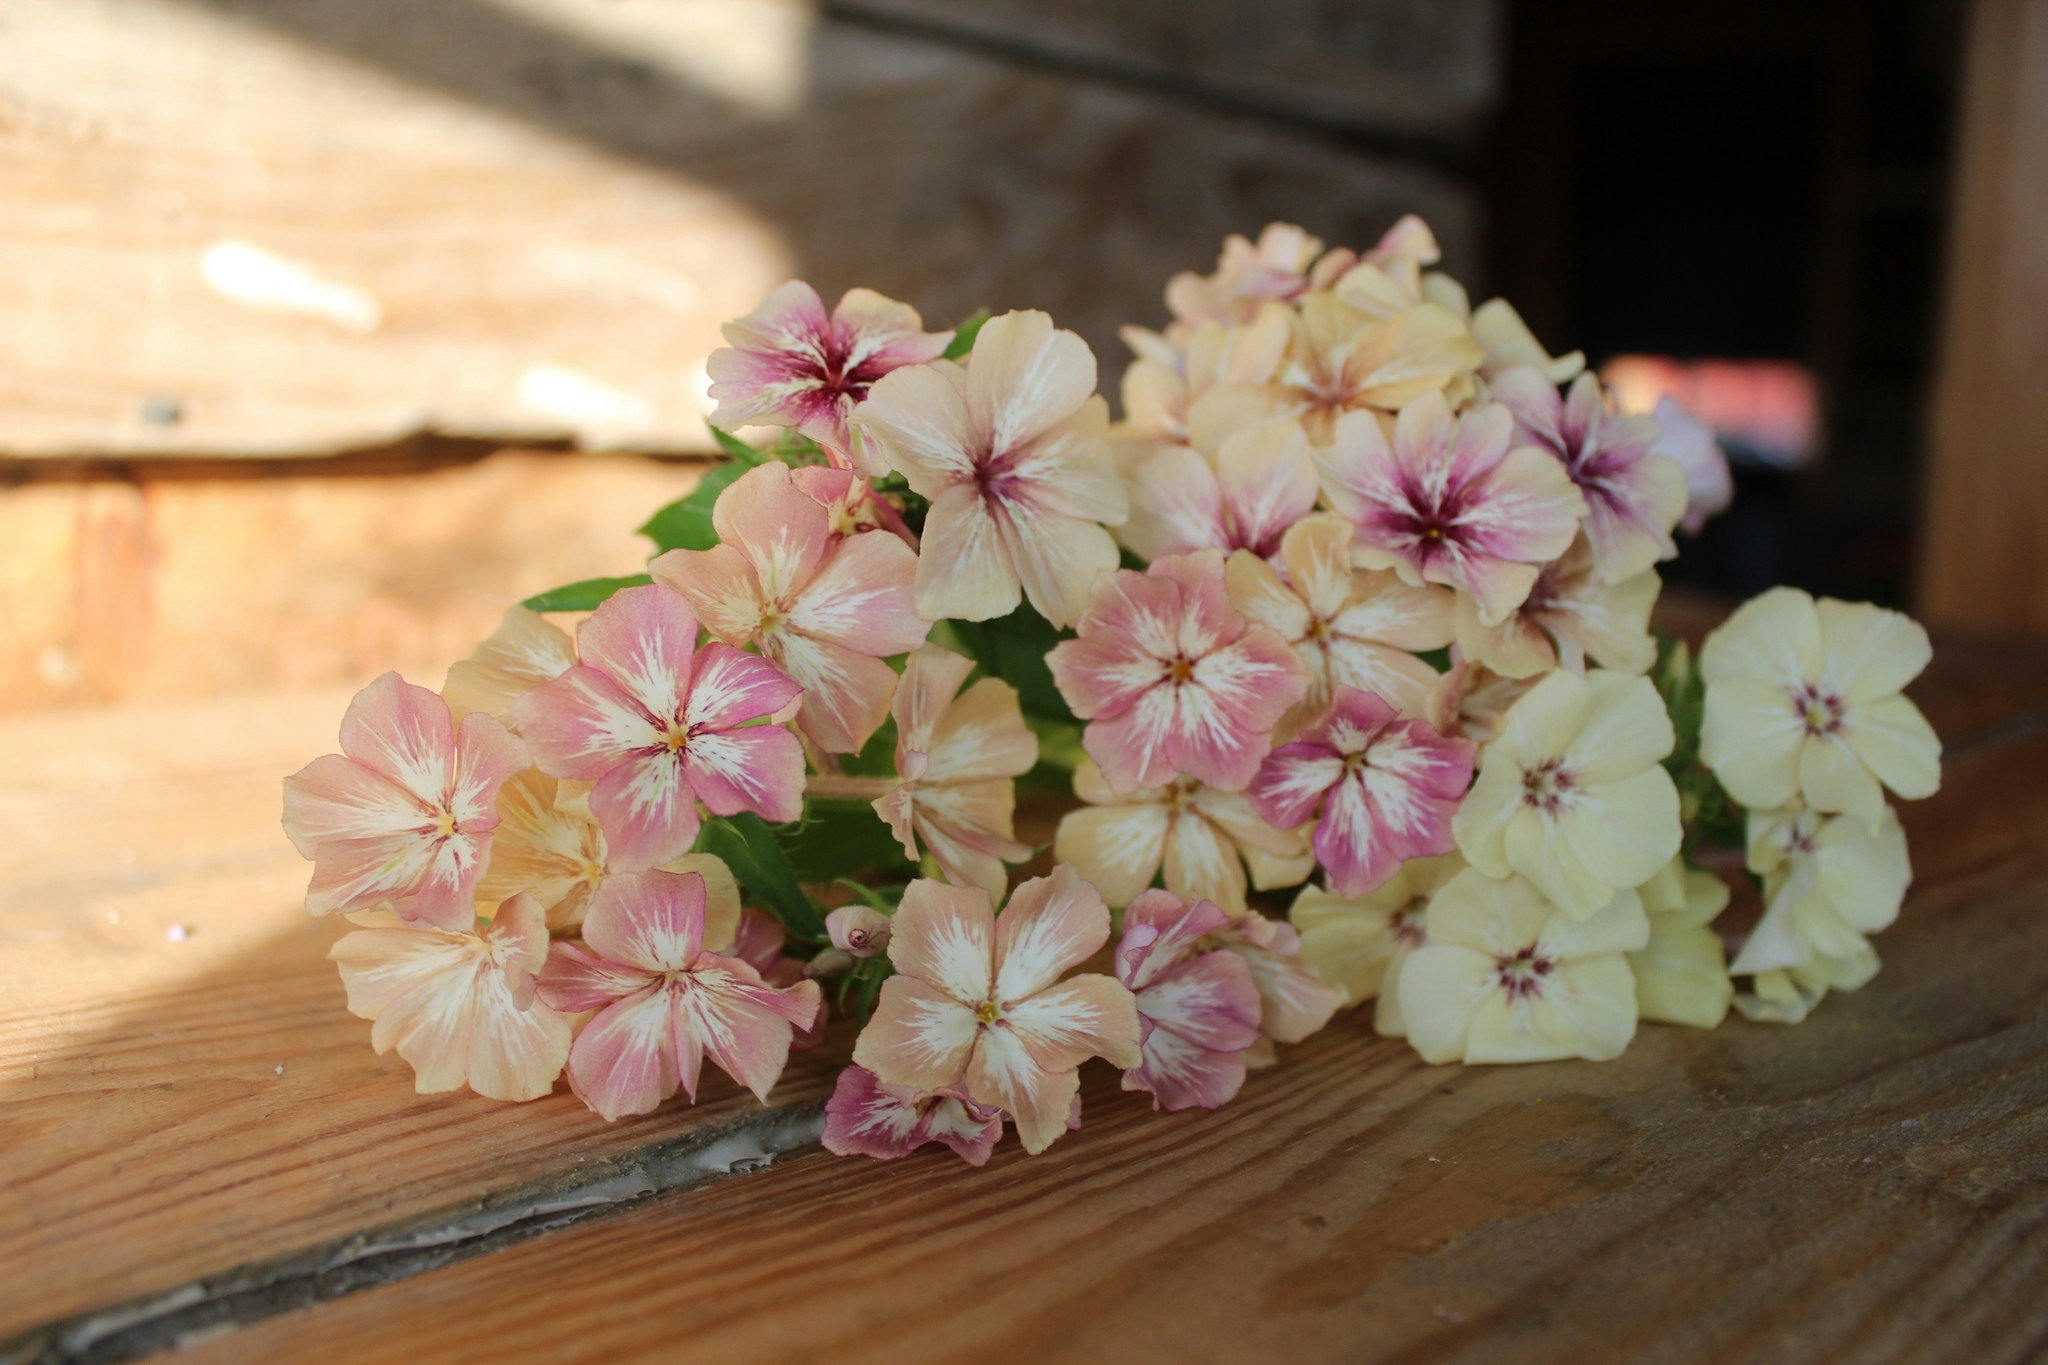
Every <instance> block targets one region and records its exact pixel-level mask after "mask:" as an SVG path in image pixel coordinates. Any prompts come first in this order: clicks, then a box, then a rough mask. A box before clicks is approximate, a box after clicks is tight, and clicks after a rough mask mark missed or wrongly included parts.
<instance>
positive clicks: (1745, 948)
mask: <svg viewBox="0 0 2048 1365" xmlns="http://www.w3.org/2000/svg"><path fill="white" fill-rule="evenodd" d="M1749 867H1750V870H1751V871H1752V872H1756V873H1760V874H1761V875H1762V876H1763V879H1764V914H1763V918H1762V919H1760V920H1759V921H1757V926H1756V928H1755V929H1754V930H1752V931H1751V932H1750V935H1749V938H1748V940H1747V941H1746V942H1745V943H1744V944H1743V945H1742V951H1741V952H1739V953H1737V954H1736V955H1735V961H1734V963H1733V964H1732V965H1731V966H1730V967H1729V970H1730V971H1731V972H1733V973H1735V974H1736V975H1737V976H1750V975H1761V974H1763V973H1765V972H1772V971H1780V970H1784V969H1787V968H1793V967H1805V966H1808V965H1809V964H1811V963H1813V962H1814V961H1815V960H1817V959H1820V958H1830V959H1834V960H1837V961H1843V962H1847V961H1854V960H1858V959H1860V958H1861V957H1862V956H1864V954H1865V952H1866V951H1867V948H1868V944H1867V942H1866V936H1867V935H1870V934H1874V933H1877V932H1878V931H1879V930H1881V929H1884V928H1887V927H1889V926H1890V924H1891V923H1892V921H1893V920H1895V919H1897V918H1898V915H1899V906H1900V904H1901V903H1902V902H1903V901H1904V900H1905V897H1906V886H1907V884H1908V883H1910V882H1911V881H1912V880H1913V865H1912V862H1911V860H1910V859H1909V858H1908V857H1907V855H1906V833H1905V831H1904V830H1903V829H1901V828H1900V826H1899V817H1898V815H1897V814H1896V813H1895V812H1893V811H1892V810H1891V809H1890V808H1889V807H1887V808H1886V810H1885V812H1884V814H1883V816H1882V817H1881V818H1880V819H1879V821H1878V825H1877V829H1876V830H1875V831H1872V830H1869V829H1866V828H1865V827H1864V825H1863V823H1862V822H1861V821H1860V820H1857V819H1855V818H1853V817H1849V816H1840V815H1822V814H1818V813H1816V812H1814V811H1809V810H1793V809H1782V810H1775V811H1751V812H1750V813H1749Z"/></svg>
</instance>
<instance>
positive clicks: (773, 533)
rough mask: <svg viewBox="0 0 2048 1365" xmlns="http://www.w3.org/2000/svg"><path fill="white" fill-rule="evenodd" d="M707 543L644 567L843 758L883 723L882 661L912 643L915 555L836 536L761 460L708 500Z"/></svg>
mask: <svg viewBox="0 0 2048 1365" xmlns="http://www.w3.org/2000/svg"><path fill="white" fill-rule="evenodd" d="M711 523H712V526H713V527H714V528H716V530H717V531H718V538H719V543H718V544H717V545H714V546H712V547H711V548H710V549H708V550H670V551H669V552H668V553H666V554H664V555H662V556H660V557H659V558H658V559H656V560H655V561H654V563H653V564H652V565H651V566H650V567H649V572H651V573H652V574H653V575H654V579H655V581H656V582H657V583H661V584H665V585H666V586H668V587H670V588H673V589H675V590H676V591H677V592H678V593H681V594H682V596H683V598H684V600H686V601H687V602H689V604H690V606H691V608H692V610H694V611H695V612H696V614H697V619H698V620H699V621H701V622H702V623H703V624H704V628H705V629H706V630H708V631H710V632H711V633H712V634H713V635H714V636H716V637H717V638H718V639H720V640H723V641H724V642H725V643H726V644H728V645H732V646H735V647H743V646H747V645H752V646H754V647H755V648H757V649H758V650H760V652H761V654H762V656H763V657H765V658H767V659H768V660H769V661H771V662H772V663H774V665H775V666H776V667H777V668H779V669H781V670H782V671H783V672H784V673H787V674H788V675H789V676H790V677H791V678H792V679H794V680H795V682H796V684H797V685H798V686H799V687H801V688H803V690H804V697H803V707H802V709H801V710H799V711H798V713H797V727H798V728H799V729H801V730H802V731H803V732H804V733H805V734H806V735H808V736H810V738H811V742H812V743H814V744H816V745H817V746H818V747H819V748H821V749H823V750H825V751H826V752H827V753H835V754H843V753H852V752H853V751H855V750H857V749H859V748H860V746H861V745H863V744H865V743H867V741H868V739H869V738H870V737H871V736H872V735H873V734H874V733H875V731H876V730H877V729H879V728H880V727H881V724H882V721H883V719H884V718H885V717H886V716H887V715H888V714H889V697H890V694H891V693H892V692H894V691H895V688H896V673H895V670H893V669H891V668H890V667H889V665H887V664H886V663H883V662H882V660H883V659H885V658H887V657H888V656H890V655H894V654H903V653H906V652H908V651H910V650H913V649H916V648H917V647H918V646H919V645H921V644H923V643H924V637H925V633H926V632H927V631H929V630H930V629H931V626H930V624H929V623H928V622H926V621H924V620H922V619H920V618H919V616H918V614H917V608H916V606H915V604H914V602H913V601H912V592H911V583H912V580H913V579H914V577H915V576H916V573H917V554H916V552H915V551H913V550H912V549H911V548H910V547H909V546H908V545H905V544H904V543H903V542H902V541H901V540H899V539H898V538H896V537H895V536H864V535H856V536H837V535H834V534H833V530H832V515H831V513H830V512H829V511H828V510H827V508H826V507H825V504H824V503H822V502H820V501H819V500H818V499H816V498H814V497H812V496H811V495H809V494H808V493H805V492H804V491H803V490H802V489H801V488H799V487H797V485H796V483H795V482H794V480H793V479H792V478H791V475H790V469H789V466H788V465H786V464H783V463H782V462H781V461H779V460H769V461H767V462H766V463H764V464H760V465H757V466H755V467H754V468H752V469H750V470H748V471H747V472H746V473H744V474H742V475H740V477H739V478H737V479H735V480H734V481H733V482H732V484H731V485H730V486H729V487H727V488H726V489H725V491H724V492H722V493H720V494H719V495H718V502H717V504H716V505H715V506H714V507H713V508H712V509H711Z"/></svg>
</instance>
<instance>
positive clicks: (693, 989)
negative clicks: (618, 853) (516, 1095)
mask: <svg viewBox="0 0 2048 1365" xmlns="http://www.w3.org/2000/svg"><path fill="white" fill-rule="evenodd" d="M704 903H705V891H704V879H703V878H702V877H701V876H699V875H697V874H696V873H673V872H639V873H631V874H626V875H622V876H616V877H608V878H606V879H605V882H604V884H603V885H601V886H599V887H598V889H597V891H596V893H595V894H594V895H593V896H592V897H591V902H590V913H589V914H588V915H586V916H585V917H584V920H583V942H582V944H581V945H578V944H574V943H556V944H555V945H554V947H553V948H552V949H551V950H550V951H549V953H548V961H547V966H546V967H545V968H544V969H543V970H542V972H541V976H540V983H539V989H540V998H541V999H542V1000H544V1001H546V1002H547V1003H548V1004H549V1005H551V1006H552V1007H553V1008H555V1009H557V1010H560V1011H561V1012H563V1013H565V1014H580V1013H583V1012H585V1011H588V1010H596V1011H598V1013H597V1015H596V1016H595V1017H594V1018H592V1019H591V1020H590V1021H589V1022H588V1023H586V1024H585V1025H584V1026H583V1028H582V1031H581V1032H579V1033H578V1034H577V1035H576V1042H575V1045H574V1046H573V1047H572V1048H570V1050H569V1085H570V1088H572V1089H573V1090H575V1092H576V1094H577V1095H578V1096H579V1097H581V1098H582V1100H583V1102H584V1103H585V1104H588V1105H589V1106H590V1107H591V1108H592V1109H594V1110H596V1111H597V1112H598V1113H599V1114H601V1115H603V1116H604V1117H605V1118H606V1119H607V1120H613V1119H619V1118H623V1117H625V1116H627V1115H629V1114H645V1113H647V1112H649V1111H650V1110H652V1109H654V1108H655V1106H657V1105H659V1104H660V1103H661V1102H662V1101H663V1100H665V1099H667V1098H668V1097H669V1096H671V1095H673V1094H675V1093H676V1089H677V1088H678V1086H680V1087H681V1089H682V1090H683V1092H684V1093H685V1094H687V1095H688V1096H689V1097H690V1100H691V1102H692V1103H695V1101H696V1098H697V1077H698V1075H699V1073H700V1072H701V1070H702V1068H703V1065H704V1057H705V1054H707V1053H709V1054H710V1057H711V1060H713V1061H714V1062H716V1063H718V1065H719V1066H720V1068H722V1069H723V1070H724V1071H725V1073H726V1074H727V1075H729V1076H731V1077H732V1078H733V1079H734V1080H736V1081H738V1082H739V1083H740V1084H741V1085H744V1086H745V1087H747V1089H749V1090H751V1091H753V1092H754V1094H755V1096H756V1097H757V1098H759V1099H761V1100H764V1101H765V1100H766V1099H767V1098H768V1091H769V1088H770V1087H772V1086H773V1085H774V1084H775V1080H776V1078H777V1077H778V1076H780V1075H781V1074H782V1067H783V1064H784V1063H785V1062H786V1061H787V1060H788V1058H789V1048H790V1040H791V1037H792V1035H793V1034H794V1033H795V1032H796V1031H798V1030H802V1029H807V1028H809V1027H810V1026H811V1025H812V1024H813V1023H814V1022H816V1020H817V1016H818V1010H819V1008H820V1005H821V1000H822V993H821V992H820V990H819V989H818V983H817V982H815V981H797V982H794V983H793V984H790V985H783V986H777V985H772V984H770V983H769V982H768V981H766V980H764V979H763V978H762V975H761V973H760V972H759V971H757V970H755V968H754V967H752V966H750V965H749V964H748V963H746V962H744V961H742V960H741V959H740V958H738V957H729V956H726V955H725V954H722V953H712V952H706V951H705V950H704Z"/></svg>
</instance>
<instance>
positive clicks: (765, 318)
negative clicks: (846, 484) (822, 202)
mask: <svg viewBox="0 0 2048 1365" xmlns="http://www.w3.org/2000/svg"><path fill="white" fill-rule="evenodd" d="M723 330H724V332H725V339H726V340H727V341H728V342H730V343H731V345H730V347H726V348H721V349H719V350H716V351H713V352H712V353H711V358H710V359H709V360H708V361H706V362H705V369H706V370H707V371H708V372H709V373H710V375H711V380H712V383H711V397H712V398H714V399H716V400H717V401H718V407H717V408H716V409H715V410H714V411H713V412H712V414H711V424H712V425H713V426H715V427H720V428H723V429H725V430H728V431H730V430H732V429H733V428H735V427H741V426H747V425H750V424H754V423H765V424H768V425H772V426H781V427H795V428H796V429H797V430H798V431H800V432H802V433H803V434H804V435H806V436H808V437H810V438H811V439H812V440H813V441H816V442H817V443H818V444H819V445H821V446H823V447H825V449H826V451H827V452H828V453H829V454H830V455H831V457H832V458H833V460H834V461H835V462H836V463H840V464H844V463H846V461H847V458H848V452H847V432H846V418H847V414H849V413H851V412H852V411H853V409H854V407H855V406H856V405H858V404H859V403H860V401H861V400H862V399H864V398H866V397H867V394H868V390H869V389H870V388H871V387H873V385H874V383H875V381H876V380H878V379H880V378H881V377H882V376H883V375H885V374H888V373H889V372H890V371H891V370H895V369H899V368H901V367H902V366H905V365H920V364H923V363H924V362H925V361H928V360H937V359H938V358H939V357H940V356H941V355H943V354H945V351H946V347H947V345H948V344H949V343H950V342H951V341H952V340H953V334H952V332H950V331H946V332H927V331H925V330H924V320H923V319H922V318H920V317H919V316H918V314H917V310H916V309H915V308H912V307H911V306H910V305H908V304H903V303H897V302H896V301H895V300H893V299H888V298H884V297H883V296H882V295H880V294H877V293H875V292H874V291H873V290H871V289H849V290H848V291H847V292H846V293H845V294H844V295H842V296H841V297H840V299H839V305H838V307H836V308H834V309H833V310H832V312H831V314H830V315H829V316H828V315H827V314H826V312H825V302H824V300H823V299H820V298H819V297H818V291H817V290H815V289H813V288H811V286H809V285H808V284H805V283H804V282H803V281H801V280H790V281H789V282H788V283H786V284H783V285H780V286H778V287H777V288H776V289H775V290H774V292H772V293H770V294H769V295H768V297H767V298H765V299H763V300H762V301H761V303H760V306H759V307H757V308H755V309H754V311H753V312H751V313H749V314H747V315H746V316H745V317H743V318H739V319H737V320H735V321H732V322H728V323H726V324H725V327H724V329H723Z"/></svg>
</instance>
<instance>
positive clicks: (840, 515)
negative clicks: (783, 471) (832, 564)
mask: <svg viewBox="0 0 2048 1365" xmlns="http://www.w3.org/2000/svg"><path fill="white" fill-rule="evenodd" d="M789 481H790V482H791V483H793V484H795V485H796V486H797V487H798V488H800V489H802V490H803V491H804V492H805V493H808V494H809V495H810V496H812V497H814V498H816V499H817V500H818V501H819V502H821V503H823V504H824V505H825V520H826V524H827V525H829V526H830V527H831V528H832V534H833V535H835V536H856V535H864V534H866V533H867V532H869V531H887V532H888V533H889V534H891V535H893V536H895V537H896V538H897V539H898V540H900V541H902V542H903V543H904V544H905V545H908V546H909V547H910V548H911V549H913V550H915V549H916V548H917V537H916V536H914V535H912V534H911V533H910V528H909V527H908V526H906V525H904V524H903V514H902V513H901V512H898V511H897V510H896V507H895V504H893V503H891V502H890V501H889V500H888V499H887V498H885V497H883V496H882V495H881V494H879V493H877V492H876V491H875V485H874V484H873V482H872V481H870V480H869V478H868V477H867V475H865V474H863V473H861V472H860V471H859V470H857V469H843V468H840V467H839V466H837V465H822V464H807V465H799V466H797V467H796V468H794V469H791V470H790V471H789Z"/></svg>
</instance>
